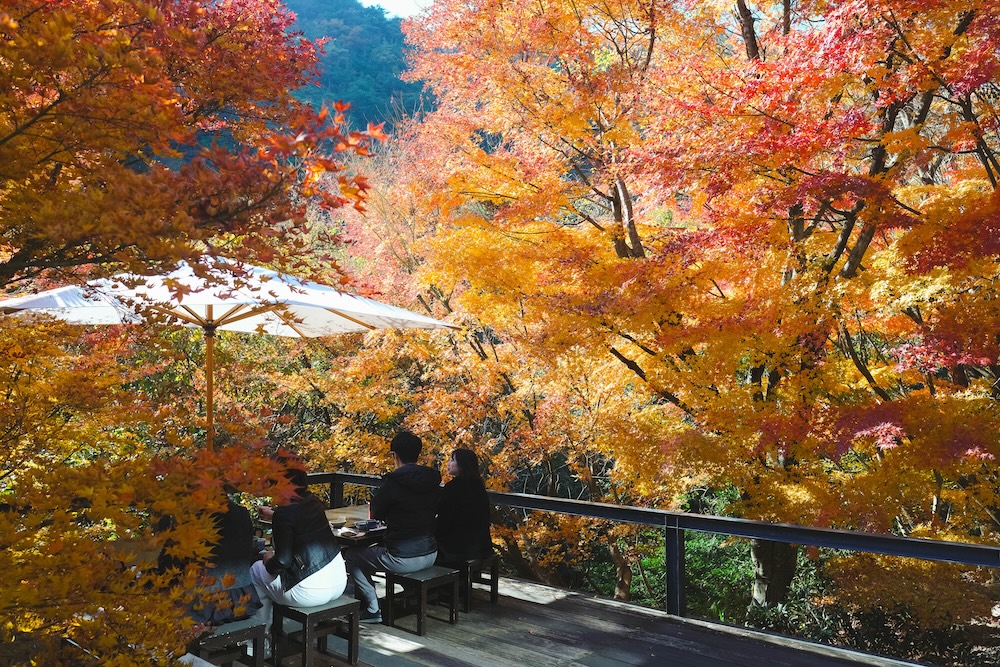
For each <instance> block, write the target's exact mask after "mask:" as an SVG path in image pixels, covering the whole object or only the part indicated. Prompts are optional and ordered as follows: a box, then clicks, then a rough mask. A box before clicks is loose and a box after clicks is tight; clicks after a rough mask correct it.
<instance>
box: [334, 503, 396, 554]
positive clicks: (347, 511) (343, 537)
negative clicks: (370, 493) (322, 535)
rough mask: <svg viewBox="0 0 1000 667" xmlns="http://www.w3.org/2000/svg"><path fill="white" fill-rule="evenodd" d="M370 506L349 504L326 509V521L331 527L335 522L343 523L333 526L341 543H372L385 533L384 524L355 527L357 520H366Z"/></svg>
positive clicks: (335, 534)
mask: <svg viewBox="0 0 1000 667" xmlns="http://www.w3.org/2000/svg"><path fill="white" fill-rule="evenodd" d="M370 510H371V508H370V507H369V506H368V505H349V506H347V507H334V508H333V509H328V510H327V511H326V518H327V521H329V522H330V527H331V528H333V526H334V525H336V524H343V526H342V527H337V528H333V534H334V536H335V537H336V538H337V541H338V542H340V543H341V544H342V545H357V544H373V543H375V542H378V541H379V540H380V539H382V535H383V534H384V533H385V524H382V525H381V526H379V527H378V528H372V529H371V530H361V529H359V528H355V527H354V524H355V523H357V522H358V521H368V517H369V516H371V514H370Z"/></svg>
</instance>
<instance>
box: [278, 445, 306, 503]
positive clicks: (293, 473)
mask: <svg viewBox="0 0 1000 667" xmlns="http://www.w3.org/2000/svg"><path fill="white" fill-rule="evenodd" d="M275 459H276V460H277V462H278V463H280V464H281V465H282V466H284V468H285V477H286V478H287V479H288V481H290V482H291V483H292V486H294V487H295V490H296V491H298V495H299V496H300V497H301V496H303V495H305V493H306V492H307V491H308V490H309V473H308V472H306V464H305V462H304V461H303V460H302V459H301V458H300V457H299V456H297V455H295V454H291V453H289V452H279V453H278V455H277V456H276V457H275Z"/></svg>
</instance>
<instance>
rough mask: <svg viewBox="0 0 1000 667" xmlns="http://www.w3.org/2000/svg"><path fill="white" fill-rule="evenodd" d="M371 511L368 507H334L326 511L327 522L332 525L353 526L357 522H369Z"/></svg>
mask: <svg viewBox="0 0 1000 667" xmlns="http://www.w3.org/2000/svg"><path fill="white" fill-rule="evenodd" d="M370 512H371V509H370V507H369V506H368V505H348V506H347V507H334V508H333V509H328V510H327V511H326V520H327V521H329V522H330V523H341V522H343V524H344V525H345V526H353V525H354V523H355V522H356V521H367V520H368V519H369V517H370V516H371V514H370Z"/></svg>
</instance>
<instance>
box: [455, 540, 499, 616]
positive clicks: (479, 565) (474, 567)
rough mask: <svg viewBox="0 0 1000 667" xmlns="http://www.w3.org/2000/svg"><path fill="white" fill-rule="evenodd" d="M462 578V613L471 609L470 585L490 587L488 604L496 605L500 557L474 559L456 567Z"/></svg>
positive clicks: (495, 555)
mask: <svg viewBox="0 0 1000 667" xmlns="http://www.w3.org/2000/svg"><path fill="white" fill-rule="evenodd" d="M458 572H459V576H460V577H461V578H462V579H461V581H462V588H463V590H462V591H461V593H462V611H463V612H465V613H466V614H468V613H469V610H470V609H472V584H486V585H488V586H489V587H490V602H491V603H492V604H496V603H497V602H498V601H499V600H500V556H498V555H497V554H493V555H492V556H488V557H486V558H476V559H470V560H467V561H464V562H462V563H460V564H459V566H458Z"/></svg>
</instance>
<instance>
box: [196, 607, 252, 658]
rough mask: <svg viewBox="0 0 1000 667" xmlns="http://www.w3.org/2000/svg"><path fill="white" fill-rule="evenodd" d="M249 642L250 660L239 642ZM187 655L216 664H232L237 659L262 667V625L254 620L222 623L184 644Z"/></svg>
mask: <svg viewBox="0 0 1000 667" xmlns="http://www.w3.org/2000/svg"><path fill="white" fill-rule="evenodd" d="M247 640H249V641H251V642H253V657H252V658H251V657H249V656H248V655H247V651H246V648H245V647H244V646H242V645H241V644H242V642H245V641H247ZM188 652H189V653H193V654H195V655H196V656H198V657H199V658H202V659H204V660H208V661H209V662H211V663H214V664H218V665H232V664H233V661H235V660H239V661H240V662H242V663H244V664H249V665H253V667H264V624H263V623H261V622H260V621H258V620H257V619H255V618H247V619H244V620H242V621H233V622H232V623H224V624H223V625H220V626H218V627H217V628H215V631H214V632H213V633H212V634H210V635H206V636H204V637H199V638H198V639H196V640H194V641H192V642H191V643H190V644H188Z"/></svg>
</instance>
